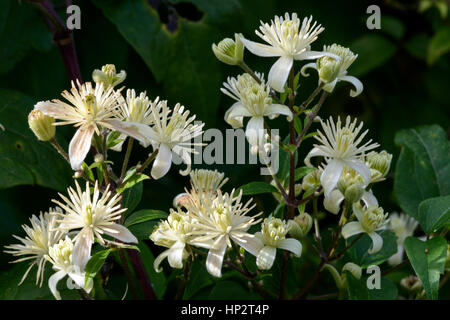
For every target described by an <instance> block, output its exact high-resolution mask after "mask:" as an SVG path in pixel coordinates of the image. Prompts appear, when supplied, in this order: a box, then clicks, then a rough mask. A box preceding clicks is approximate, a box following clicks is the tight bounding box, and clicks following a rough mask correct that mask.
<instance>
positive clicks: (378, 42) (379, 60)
mask: <svg viewBox="0 0 450 320" xmlns="http://www.w3.org/2000/svg"><path fill="white" fill-rule="evenodd" d="M350 49H351V50H352V51H353V52H355V53H357V54H358V58H357V59H356V61H355V62H354V63H353V64H352V66H351V67H350V69H349V74H351V75H353V76H362V75H364V74H366V73H369V72H370V71H372V70H373V69H376V68H378V67H379V66H381V65H383V64H385V63H386V62H387V61H388V60H389V59H391V58H392V57H393V56H394V53H395V49H396V48H395V46H394V45H393V44H392V43H391V42H390V41H389V40H387V39H386V38H384V37H382V36H380V35H377V34H366V35H364V36H362V37H360V38H359V39H357V40H356V41H354V42H353V43H352V44H351V45H350Z"/></svg>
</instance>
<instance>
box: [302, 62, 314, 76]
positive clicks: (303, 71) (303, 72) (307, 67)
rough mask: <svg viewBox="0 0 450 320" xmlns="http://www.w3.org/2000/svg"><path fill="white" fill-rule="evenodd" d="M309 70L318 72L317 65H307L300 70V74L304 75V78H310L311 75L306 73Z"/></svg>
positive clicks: (311, 63) (312, 63)
mask: <svg viewBox="0 0 450 320" xmlns="http://www.w3.org/2000/svg"><path fill="white" fill-rule="evenodd" d="M307 69H315V70H317V65H316V63H315V62H310V63H307V64H305V65H304V66H303V67H302V69H301V70H300V73H301V74H302V76H304V77H309V73H306V70H307Z"/></svg>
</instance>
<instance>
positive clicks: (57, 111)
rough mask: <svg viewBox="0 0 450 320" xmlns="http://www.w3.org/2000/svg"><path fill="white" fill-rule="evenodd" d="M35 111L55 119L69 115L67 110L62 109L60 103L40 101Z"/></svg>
mask: <svg viewBox="0 0 450 320" xmlns="http://www.w3.org/2000/svg"><path fill="white" fill-rule="evenodd" d="M34 109H37V110H39V111H41V112H42V113H43V114H45V115H47V116H51V117H54V118H60V117H64V116H66V115H67V112H66V111H67V110H66V109H65V108H62V107H61V105H59V104H58V103H54V102H50V101H40V102H38V103H36V104H35V106H34Z"/></svg>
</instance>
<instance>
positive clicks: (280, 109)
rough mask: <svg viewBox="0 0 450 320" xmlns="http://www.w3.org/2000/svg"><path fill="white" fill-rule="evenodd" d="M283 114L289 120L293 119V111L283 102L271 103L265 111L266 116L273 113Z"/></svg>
mask: <svg viewBox="0 0 450 320" xmlns="http://www.w3.org/2000/svg"><path fill="white" fill-rule="evenodd" d="M278 114H282V115H285V116H286V117H287V120H288V121H292V117H293V114H292V111H291V110H290V109H289V107H287V106H285V105H283V104H272V105H270V106H269V107H268V108H267V109H266V110H265V112H264V115H265V116H271V115H278Z"/></svg>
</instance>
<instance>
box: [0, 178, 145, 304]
mask: <svg viewBox="0 0 450 320" xmlns="http://www.w3.org/2000/svg"><path fill="white" fill-rule="evenodd" d="M75 185H76V189H73V188H71V187H69V188H68V190H67V191H68V196H65V195H63V194H59V195H60V197H61V199H62V201H59V200H53V202H55V203H57V204H58V205H59V207H56V208H54V209H49V211H48V212H46V213H41V214H40V215H39V217H37V216H35V215H33V216H32V217H31V219H30V222H31V226H27V225H24V226H23V229H24V230H25V232H26V234H27V236H26V237H25V238H21V237H18V236H14V237H15V238H16V239H17V240H19V241H20V242H21V244H12V245H9V246H5V249H6V250H5V252H6V253H10V254H12V255H13V256H17V257H19V258H18V259H17V260H15V261H14V262H21V261H31V263H30V265H29V267H28V269H27V271H26V272H25V274H24V276H23V278H22V280H21V282H20V283H19V284H21V283H22V282H23V281H24V280H25V278H26V277H27V275H28V273H29V272H30V270H31V269H32V267H33V266H35V265H36V266H37V275H36V284H38V283H39V285H40V286H42V282H43V279H44V271H45V265H46V262H50V263H51V265H52V268H53V270H54V271H55V273H54V274H53V275H52V276H51V277H50V278H49V280H48V285H49V288H50V290H51V292H52V293H53V295H54V296H55V298H56V299H61V296H60V294H59V291H58V290H57V284H58V282H59V281H60V280H61V279H63V278H64V277H65V276H66V275H67V276H68V278H67V284H68V286H69V287H70V286H71V285H72V287H76V288H83V289H84V290H85V291H86V292H87V293H89V292H90V290H91V289H92V283H91V282H90V283H86V282H85V267H86V264H87V262H88V261H89V259H90V257H91V249H92V246H93V245H94V242H98V243H99V244H100V245H102V246H110V245H115V246H121V245H122V243H137V242H138V240H137V239H136V237H135V236H134V235H133V234H132V233H131V232H130V231H129V230H128V229H127V228H126V227H124V226H123V225H121V224H120V223H118V222H119V220H120V219H121V213H122V212H124V211H125V210H126V208H121V206H120V204H119V202H120V200H121V196H120V195H119V194H116V195H114V196H112V194H111V192H110V191H108V189H106V190H105V192H104V193H103V194H102V195H100V190H99V187H98V182H96V183H95V186H94V189H93V192H92V194H91V191H90V188H89V184H88V183H86V189H85V190H84V191H83V190H82V189H81V187H80V185H79V184H78V182H77V181H75ZM105 236H109V238H106V237H105ZM115 240H119V241H120V243H119V242H117V241H115ZM71 281H73V282H74V284H71Z"/></svg>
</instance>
